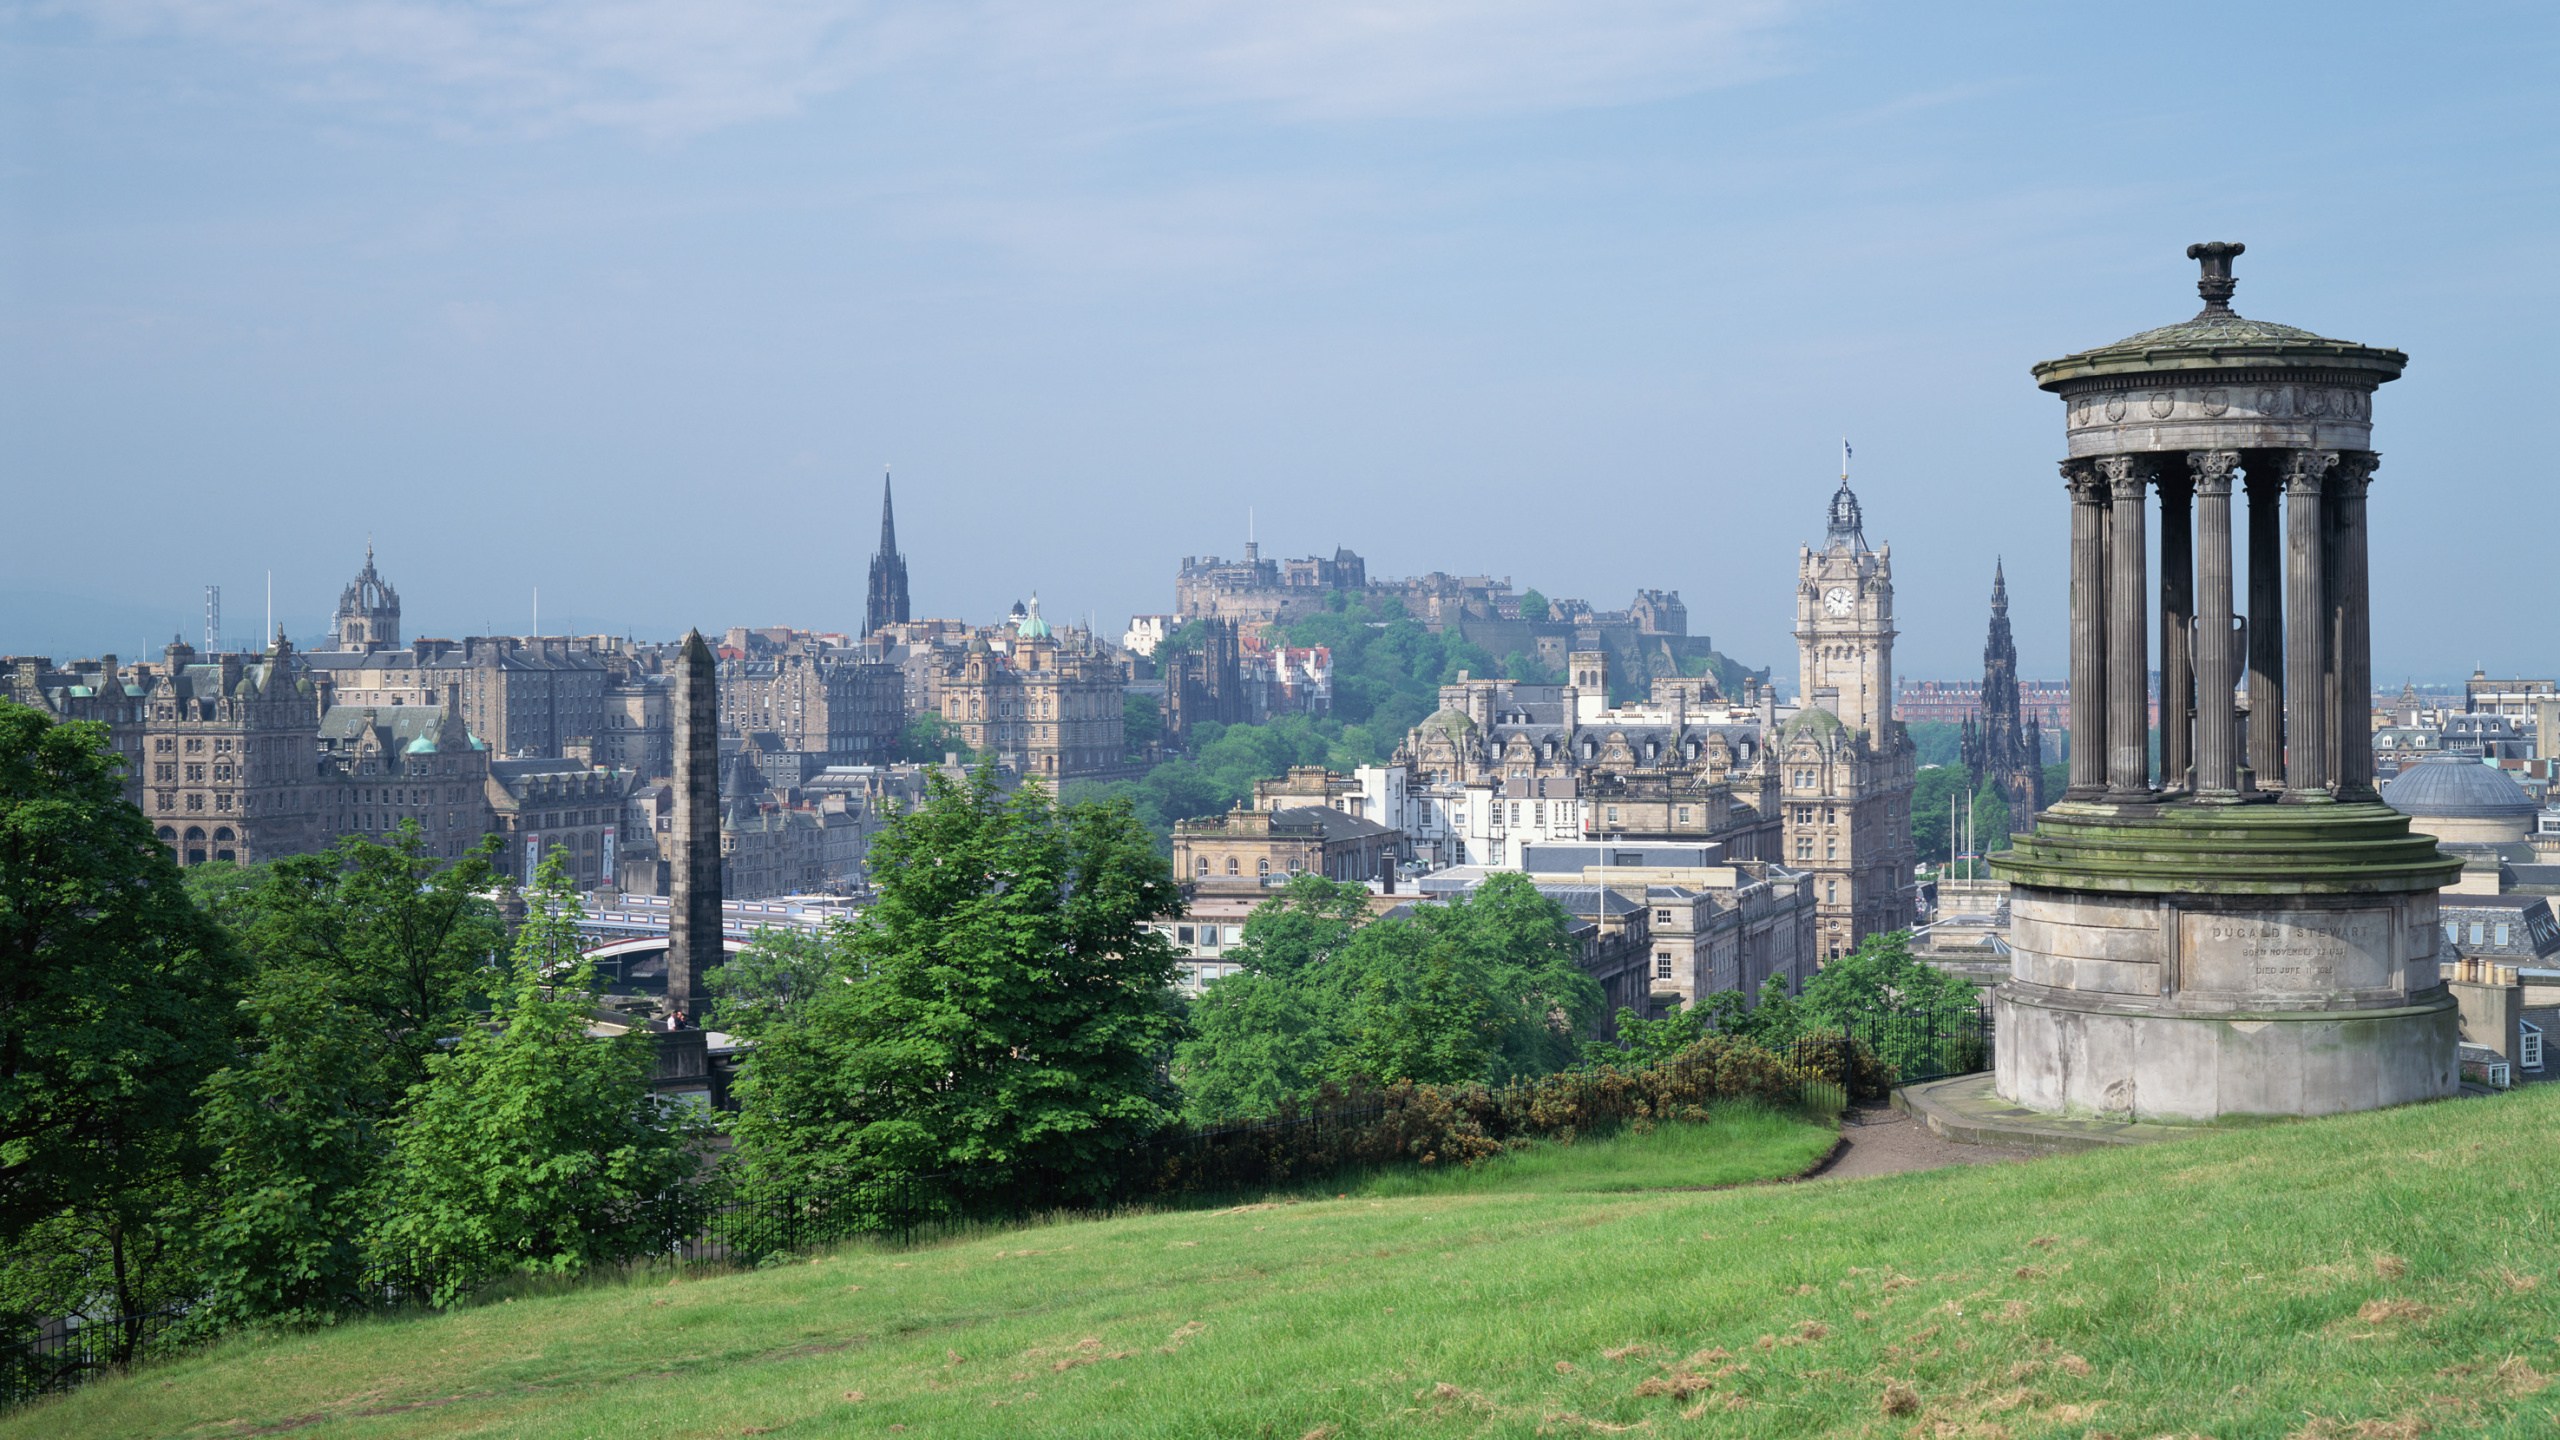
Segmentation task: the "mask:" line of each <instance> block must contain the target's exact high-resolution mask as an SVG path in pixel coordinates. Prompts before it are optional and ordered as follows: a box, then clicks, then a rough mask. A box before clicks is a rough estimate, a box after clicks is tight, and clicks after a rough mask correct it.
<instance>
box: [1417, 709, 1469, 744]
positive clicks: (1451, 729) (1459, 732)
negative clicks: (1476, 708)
mask: <svg viewBox="0 0 2560 1440" xmlns="http://www.w3.org/2000/svg"><path fill="white" fill-rule="evenodd" d="M1419 728H1421V729H1424V730H1436V731H1439V732H1440V733H1442V734H1444V735H1447V736H1448V737H1449V738H1450V739H1452V740H1456V739H1459V738H1461V737H1463V736H1467V735H1473V734H1474V733H1476V722H1475V717H1473V716H1471V715H1469V714H1468V713H1467V712H1466V711H1464V710H1435V711H1433V712H1432V713H1431V715H1430V716H1429V717H1427V718H1426V719H1424V720H1423V722H1422V724H1421V726H1420V727H1419Z"/></svg>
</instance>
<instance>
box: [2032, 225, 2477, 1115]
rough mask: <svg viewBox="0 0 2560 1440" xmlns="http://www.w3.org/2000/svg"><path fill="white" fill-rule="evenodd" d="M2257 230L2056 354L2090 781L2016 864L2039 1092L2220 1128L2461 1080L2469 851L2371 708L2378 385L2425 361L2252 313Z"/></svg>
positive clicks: (2044, 377)
mask: <svg viewBox="0 0 2560 1440" xmlns="http://www.w3.org/2000/svg"><path fill="white" fill-rule="evenodd" d="M2241 249H2242V247H2241V246H2239V245H2236V244H2225V243H2222V242H2214V243H2212V244H2204V245H2195V246H2190V247H2189V248H2188V251H2187V253H2188V255H2189V256H2190V257H2191V258H2193V259H2196V260H2200V261H2201V262H2203V268H2204V278H2203V280H2202V281H2201V283H2200V284H2199V286H2198V289H2199V290H2201V291H2202V293H2203V295H2204V299H2205V307H2204V310H2203V312H2202V313H2200V314H2198V315H2197V316H2195V318H2193V319H2191V320H2185V321H2181V322H2179V323H2178V324H2175V325H2168V326H2164V327H2162V328H2160V329H2157V330H2147V331H2144V332H2143V333H2141V334H2139V335H2135V336H2133V337H2131V338H2130V339H2126V340H2120V341H2117V342H2116V343H2115V344H2112V345H2107V346H2103V347H2101V348H2098V349H2095V350H2087V351H2083V352H2081V353H2079V354H2076V355H2068V356H2065V357H2063V358H2062V359H2059V360H2048V361H2046V362H2044V363H2043V364H2041V365H2038V366H2036V367H2035V376H2036V380H2037V383H2038V384H2039V385H2040V386H2041V387H2042V388H2044V389H2046V390H2048V391H2051V392H2053V393H2054V394H2055V395H2057V396H2059V397H2061V400H2062V404H2063V412H2064V416H2065V425H2066V432H2067V434H2068V437H2069V452H2068V453H2069V458H2067V459H2065V460H2064V461H2063V462H2062V475H2063V483H2064V487H2065V489H2066V490H2067V491H2068V493H2069V496H2070V505H2071V728H2070V736H2071V746H2070V788H2069V789H2068V790H2067V791H2066V792H2065V793H2064V796H2063V798H2062V799H2061V800H2060V801H2058V802H2056V803H2055V804H2054V805H2052V806H2051V807H2050V808H2048V809H2047V810H2045V811H2044V812H2043V813H2042V814H2041V815H2039V816H2037V817H2036V823H2035V829H2034V832H2033V833H2032V834H2031V835H2022V836H2020V837H2018V839H2017V841H2016V849H2015V850H2014V851H2012V852H2010V853H2008V854H2006V855H2003V856H1996V857H1994V859H1993V862H1992V869H1993V873H1994V874H1996V875H1998V876H1999V877H2000V878H2002V879H2004V880H2007V881H2008V882H2009V883H2010V885H2011V887H2012V890H2011V902H2010V913H2011V916H2012V925H2011V933H2010V940H2011V945H2012V947H2013V950H2014V954H2013V956H2012V966H2011V972H2010V973H2011V978H2010V979H2009V981H2008V982H2007V983H2005V984H2003V985H2002V986H2000V988H1999V990H1998V991H1997V992H1996V1002H1995V1003H1996V1008H1997V1023H1998V1043H1997V1054H1998V1060H1997V1081H1996V1083H1997V1089H1998V1092H1999V1094H2000V1096H2001V1098H2003V1099H2005V1100H2008V1101H2010V1102H2012V1103H2014V1104H2017V1105H2020V1106H2024V1107H2026V1108H2028V1109H2031V1110H2039V1111H2046V1112H2051V1113H2056V1114H2065V1115H2078V1116H2090V1117H2101V1118H2114V1119H2123V1120H2134V1121H2149V1122H2167V1123H2200V1122H2211V1121H2217V1120H2238V1119H2242V1118H2247V1117H2259V1116H2297V1115H2324V1114H2332V1113H2336V1112H2340V1111H2348V1110H2365V1109H2371V1108H2374V1107H2377V1106H2382V1105H2395V1104H2401V1103H2404V1102H2407V1101H2414V1100H2426V1099H2432V1098H2435V1097H2437V1096H2442V1095H2448V1094H2451V1093H2453V1092H2454V1090H2455V1089H2456V1087H2457V1085H2458V1071H2457V1065H2456V1059H2455V1045H2456V1040H2457V1038H2458V1025H2457V1015H2456V1009H2455V1004H2454V1001H2453V999H2452V998H2451V996H2450V995H2449V994H2448V993H2447V991H2446V989H2445V987H2444V985H2443V984H2442V983H2441V982H2440V981H2439V979H2438V978H2437V974H2436V939H2437V920H2436V892H2437V890H2438V889H2439V887H2441V886H2443V885H2445V884H2446V883H2447V882H2449V881H2450V880H2451V879H2452V878H2453V877H2454V876H2456V875H2457V874H2458V873H2459V872H2460V870H2461V861H2460V860H2459V859H2458V858H2456V857H2451V856H2447V855H2444V854H2442V853H2440V852H2439V851H2438V850H2437V848H2436V845H2435V842H2434V841H2433V840H2432V839H2431V838H2429V837H2427V836H2425V835H2419V834H2413V833H2411V831H2410V829H2409V821H2408V819H2407V817H2405V816H2403V815H2401V814H2400V813H2399V812H2397V811H2395V810H2393V809H2391V808H2390V807H2388V806H2386V805H2384V804H2383V803H2382V802H2381V800H2380V797H2379V796H2378V795H2377V794H2376V793H2375V790H2374V786H2373V750H2372V743H2371V740H2370V736H2369V731H2370V727H2369V725H2368V723H2367V718H2366V717H2367V714H2368V712H2369V710H2370V696H2371V694H2372V689H2373V686H2372V666H2371V658H2370V651H2369V649H2368V645H2367V630H2368V628H2369V627H2368V623H2367V603H2368V602H2367V584H2366V577H2367V573H2368V571H2367V563H2366V554H2365V545H2366V535H2367V524H2366V518H2365V492H2366V488H2367V486H2368V485H2369V484H2370V483H2371V481H2372V479H2373V476H2374V472H2375V469H2376V456H2375V453H2374V451H2373V448H2372V429H2373V397H2374V393H2375V391H2376V390H2377V389H2379V388H2380V387H2381V386H2382V385H2383V384H2385V383H2386V382H2388V381H2391V380H2394V379H2396V378H2398V377H2399V375H2400V372H2401V369H2402V367H2404V366H2405V365H2406V364H2407V363H2408V357H2407V356H2406V355H2403V354H2402V353H2401V352H2399V351H2397V350H2386V349H2377V348H2374V347H2371V346H2365V345H2356V344H2350V343H2348V342H2346V341H2342V340H2328V339H2323V338H2322V337H2320V336H2318V335H2314V334H2312V333H2310V332H2309V331H2306V330H2296V329H2294V328H2292V327H2291V326H2286V325H2271V324H2267V323H2265V322H2262V321H2255V320H2247V319H2243V318H2242V317H2241V316H2239V315H2237V314H2235V313H2233V311H2232V309H2231V307H2230V304H2229V302H2230V299H2231V295H2232V291H2233V283H2234V282H2233V280H2232V275H2231V262H2232V260H2233V258H2234V257H2236V256H2238V255H2239V254H2240V253H2241ZM2235 498H2238V499H2240V500H2241V501H2242V503H2243V504H2244V505H2245V507H2246V527H2245V533H2243V534H2241V535H2235V534H2234V533H2233V523H2234V517H2233V502H2234V500H2235ZM2153 534H2156V535H2157V537H2158V540H2157V543H2158V547H2159V552H2160V553H2159V584H2158V589H2157V590H2156V592H2155V591H2154V590H2153V589H2152V588H2151V585H2150V583H2149V578H2148V577H2149V557H2148V556H2147V555H2146V553H2145V551H2146V548H2147V537H2148V536H2150V535H2153ZM2235 546H2236V547H2238V549H2239V555H2240V559H2241V561H2244V562H2245V572H2243V571H2242V569H2241V566H2240V565H2239V564H2237V563H2235V559H2234V550H2235ZM2243 573H2245V581H2241V580H2238V579H2235V576H2238V575H2241V574H2243ZM2243 583H2245V587H2246V588H2245V590H2243V589H2241V588H2240V586H2241V584H2243ZM2244 617H2245V618H2244ZM2155 628H2156V630H2157V636H2158V638H2157V641H2156V650H2155V648H2154V646H2155V642H2154V639H2153V632H2154V630H2155ZM2155 666H2156V668H2157V670H2158V674H2159V694H2158V698H2157V722H2156V723H2157V727H2158V731H2159V766H2158V770H2157V771H2156V773H2155V771H2154V769H2153V763H2152V746H2151V743H2150V740H2151V736H2150V733H2149V732H2150V730H2151V729H2152V724H2153V719H2152V716H2153V704H2154V701H2153V697H2152V694H2151V675H2152V671H2153V670H2154V668H2155Z"/></svg>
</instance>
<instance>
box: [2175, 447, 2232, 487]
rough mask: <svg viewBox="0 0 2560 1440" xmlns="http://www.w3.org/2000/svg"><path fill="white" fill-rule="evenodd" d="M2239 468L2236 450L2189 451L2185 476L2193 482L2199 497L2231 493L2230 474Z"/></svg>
mask: <svg viewBox="0 0 2560 1440" xmlns="http://www.w3.org/2000/svg"><path fill="white" fill-rule="evenodd" d="M2239 468H2240V452H2239V451H2237V450H2190V451H2188V452H2187V474H2188V476H2189V477H2190V478H2192V479H2193V480H2194V481H2195V486H2196V493H2197V494H2199V495H2228V494H2230V493H2231V472H2233V471H2234V470H2237V469H2239Z"/></svg>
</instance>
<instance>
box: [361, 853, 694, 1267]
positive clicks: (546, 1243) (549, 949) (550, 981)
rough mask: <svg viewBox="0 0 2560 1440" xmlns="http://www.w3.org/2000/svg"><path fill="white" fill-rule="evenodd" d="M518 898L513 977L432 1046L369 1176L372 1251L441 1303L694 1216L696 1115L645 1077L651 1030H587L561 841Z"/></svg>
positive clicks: (611, 1255) (650, 1063) (662, 1231)
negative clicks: (523, 911) (376, 1171)
mask: <svg viewBox="0 0 2560 1440" xmlns="http://www.w3.org/2000/svg"><path fill="white" fill-rule="evenodd" d="M527 899H528V902H529V905H528V915H527V919H526V922H525V925H524V928H523V929H522V930H521V931H520V932H519V933H518V935H517V937H516V946H515V953H514V956H513V962H512V967H511V969H510V971H509V975H508V981H509V988H508V991H507V993H506V994H504V995H503V996H501V997H500V1002H499V1005H498V1008H497V1010H496V1012H495V1013H494V1014H493V1015H492V1017H491V1023H489V1024H487V1025H474V1026H472V1027H470V1028H468V1029H466V1030H465V1031H464V1032H463V1034H462V1038H461V1040H460V1041H459V1042H458V1043H457V1044H456V1045H455V1046H454V1047H453V1049H452V1050H451V1051H449V1052H446V1053H443V1054H438V1055H435V1056H433V1057H431V1058H430V1059H429V1060H428V1062H427V1078H426V1081H425V1083H424V1084H422V1085H421V1086H419V1087H418V1089H417V1090H416V1092H415V1093H414V1094H413V1095H412V1098H411V1102H410V1106H409V1110H408V1113H407V1114H406V1115H404V1116H402V1117H401V1118H400V1119H399V1120H398V1121H397V1122H396V1123H395V1124H394V1125H393V1126H392V1131H391V1139H392V1154H391V1160H390V1163H389V1165H388V1166H386V1167H385V1170H384V1172H383V1174H382V1176H381V1179H380V1182H379V1183H378V1185H377V1197H378V1198H377V1200H376V1202H375V1203H376V1205H377V1206H378V1207H379V1211H380V1213H381V1215H382V1219H381V1221H380V1222H379V1224H378V1225H377V1226H376V1227H375V1229H374V1231H373V1234H372V1236H371V1241H372V1244H373V1247H374V1249H375V1251H376V1256H377V1263H378V1264H380V1265H382V1266H383V1267H384V1268H385V1269H386V1270H387V1271H388V1273H390V1274H393V1275H395V1276H403V1277H407V1278H412V1279H414V1280H415V1281H416V1282H417V1283H420V1284H422V1285H423V1286H424V1287H425V1289H426V1292H427V1295H428V1298H429V1299H430V1300H431V1301H432V1302H433V1303H435V1304H437V1305H440V1306H442V1305H452V1304H455V1303H457V1302H459V1301H461V1300H462V1299H464V1298H466V1297H467V1296H469V1295H470V1294H471V1293H472V1292H473V1291H475V1290H477V1289H479V1288H480V1287H481V1286H483V1285H486V1284H487V1283H489V1282H490V1281H492V1280H494V1279H497V1278H498V1277H499V1276H502V1275H505V1274H507V1273H509V1272H511V1271H515V1270H518V1269H524V1270H533V1271H538V1272H544V1273H553V1274H566V1273H572V1272H575V1271H579V1270H584V1269H588V1268H591V1267H593V1266H598V1265H609V1264H615V1263H618V1262H621V1261H625V1260H631V1259H636V1258H638V1257H641V1256H645V1255H652V1254H659V1253H663V1252H664V1250H665V1249H666V1247H667V1246H668V1245H669V1244H670V1243H672V1242H673V1241H675V1240H677V1239H679V1238H681V1237H682V1236H684V1235H686V1234H688V1233H690V1232H691V1231H692V1230H693V1229H694V1228H695V1227H696V1226H697V1225H698V1224H699V1223H700V1219H701V1205H700V1200H699V1195H698V1192H697V1190H696V1187H695V1186H694V1185H693V1183H692V1182H693V1181H694V1180H695V1178H696V1177H697V1175H698V1174H699V1172H700V1170H701V1166H702V1158H703V1157H702V1149H703V1146H704V1142H705V1140H706V1139H707V1131H706V1127H705V1126H704V1125H703V1124H702V1123H701V1122H700V1121H698V1120H695V1119H693V1118H691V1116H690V1114H689V1112H688V1111H687V1109H686V1107H684V1106H681V1105H677V1104H674V1103H672V1102H664V1101H660V1100H659V1099H658V1098H657V1097H656V1096H654V1095H652V1094H651V1093H650V1090H649V1077H650V1074H651V1071H652V1069H653V1067H654V1065H655V1062H656V1053H655V1046H654V1044H653V1043H652V1040H651V1036H650V1033H649V1032H647V1031H645V1030H634V1031H630V1032H627V1033H625V1034H622V1035H618V1036H614V1037H611V1038H604V1039H600V1038H597V1037H595V1036H591V1035H589V1034H588V1033H587V1027H588V1025H589V1023H590V1019H591V1011H590V1007H591V1006H592V1005H593V1003H594V1000H593V991H594V979H595V977H594V972H593V969H592V967H591V966H590V965H589V964H588V963H587V962H586V961H585V960H584V959H583V958H582V957H581V956H580V955H579V953H578V935H577V921H578V919H579V918H580V915H581V911H580V910H579V907H578V899H577V893H576V891H575V890H574V889H573V888H572V887H571V884H570V880H569V875H568V872H567V871H566V870H565V869H564V868H562V866H561V863H560V859H559V857H558V856H557V855H554V856H551V857H549V858H547V859H545V860H544V861H543V863H542V868H541V870H540V872H539V873H538V877H537V880H536V884H535V887H534V890H533V893H532V894H531V895H530V896H528V897H527Z"/></svg>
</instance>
